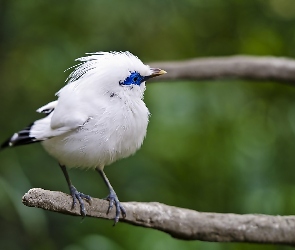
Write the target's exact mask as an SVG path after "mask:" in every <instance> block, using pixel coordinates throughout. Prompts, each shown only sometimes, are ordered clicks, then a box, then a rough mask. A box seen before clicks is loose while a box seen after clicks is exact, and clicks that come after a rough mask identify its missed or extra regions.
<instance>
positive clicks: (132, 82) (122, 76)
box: [67, 51, 166, 98]
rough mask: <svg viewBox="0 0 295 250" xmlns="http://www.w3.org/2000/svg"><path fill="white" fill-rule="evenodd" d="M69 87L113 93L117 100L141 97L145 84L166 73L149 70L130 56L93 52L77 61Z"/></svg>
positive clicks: (128, 54) (159, 70)
mask: <svg viewBox="0 0 295 250" xmlns="http://www.w3.org/2000/svg"><path fill="white" fill-rule="evenodd" d="M76 61H80V62H81V63H80V64H78V65H76V66H74V67H75V69H74V71H73V72H72V73H71V74H70V76H69V78H68V79H67V80H68V83H71V84H74V85H75V88H76V89H77V88H78V89H81V91H82V89H84V90H85V88H86V86H87V89H91V91H94V92H96V91H97V92H100V93H102V92H103V93H112V94H115V95H117V96H122V95H125V96H126V95H127V96H138V97H140V98H142V97H143V92H144V90H145V81H147V80H148V79H150V78H153V77H156V76H160V75H162V74H165V73H166V71H164V70H161V69H158V68H151V67H149V66H148V65H145V64H143V63H142V61H141V60H140V59H139V58H138V57H136V56H134V55H133V54H132V53H130V52H128V51H127V52H96V53H90V54H88V56H85V57H81V58H78V59H76Z"/></svg>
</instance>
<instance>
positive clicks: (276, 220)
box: [23, 188, 295, 246]
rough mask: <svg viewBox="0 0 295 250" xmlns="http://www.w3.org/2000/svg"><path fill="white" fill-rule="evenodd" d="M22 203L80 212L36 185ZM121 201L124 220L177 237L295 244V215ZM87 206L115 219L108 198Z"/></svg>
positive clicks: (90, 212)
mask: <svg viewBox="0 0 295 250" xmlns="http://www.w3.org/2000/svg"><path fill="white" fill-rule="evenodd" d="M23 203H24V204H25V205H26V206H30V207H38V208H42V209H45V210H50V211H54V212H59V213H64V214H70V215H76V216H78V215H80V210H79V206H76V207H75V208H74V209H72V208H71V206H72V198H71V196H70V195H67V194H65V193H62V192H57V191H49V190H43V189H40V188H34V189H31V190H29V191H28V192H27V193H26V194H25V195H24V196H23ZM122 204H123V206H124V207H125V208H126V210H127V217H126V218H125V219H123V218H121V219H120V221H121V222H127V223H130V224H133V225H137V226H142V227H148V228H153V229H157V230H160V231H163V232H166V233H168V234H170V235H171V236H172V237H174V238H178V239H184V240H201V241H212V242H251V243H272V244H284V245H293V246H295V237H294V232H295V216H268V215H254V214H247V215H237V214H218V213H200V212H197V211H193V210H189V209H184V208H177V207H172V206H167V205H164V204H161V203H157V202H150V203H139V202H125V203H122ZM85 205H86V210H87V216H90V217H96V218H104V219H113V218H114V212H115V211H112V212H111V213H110V214H109V215H106V211H107V208H108V201H105V200H100V199H96V198H93V200H92V203H91V204H87V202H85Z"/></svg>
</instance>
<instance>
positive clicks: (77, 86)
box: [1, 52, 166, 224]
mask: <svg viewBox="0 0 295 250" xmlns="http://www.w3.org/2000/svg"><path fill="white" fill-rule="evenodd" d="M76 61H80V63H79V64H78V65H76V66H74V67H73V68H74V71H73V72H72V73H71V74H70V75H69V77H68V78H67V80H66V82H67V84H66V85H65V86H64V87H63V88H62V89H60V90H59V91H58V92H57V94H56V95H57V96H58V100H56V101H53V102H50V103H48V104H47V105H45V106H43V107H41V108H39V109H38V110H37V112H39V113H44V114H46V117H45V118H42V119H40V120H37V121H35V122H34V123H32V124H31V125H30V126H28V127H26V128H25V129H23V130H21V131H19V132H17V133H15V134H14V135H13V136H12V137H11V138H9V139H8V140H7V141H5V142H4V143H3V144H2V146H1V148H6V147H13V146H18V145H24V144H29V143H34V142H41V144H42V145H43V147H44V148H45V150H46V151H47V152H48V153H49V154H50V155H51V156H53V157H54V158H56V159H57V160H58V162H59V165H60V167H61V169H62V171H63V173H64V176H65V178H66V180H67V183H68V186H69V189H70V194H71V196H72V198H73V207H74V206H75V204H76V202H77V200H78V201H79V203H80V209H81V215H82V216H83V217H84V216H85V215H86V210H85V206H84V201H83V199H85V200H87V201H90V200H91V197H90V196H89V195H85V194H83V193H81V192H79V191H78V190H77V189H76V188H75V187H74V186H73V185H72V183H71V181H70V178H69V175H68V172H67V169H66V167H68V168H72V167H81V168H95V169H96V170H97V171H98V172H99V174H100V175H101V176H102V178H103V180H104V182H105V183H106V185H107V186H108V188H109V192H110V193H109V195H108V196H107V199H108V200H109V208H108V211H107V213H108V212H109V211H110V210H111V208H112V207H113V205H114V204H115V207H116V217H115V224H116V223H117V222H118V221H119V216H120V214H121V213H122V216H123V217H125V216H126V211H125V209H124V208H123V207H122V206H121V205H120V201H119V199H118V197H117V195H116V193H115V191H114V189H113V187H112V186H111V184H110V182H109V180H108V178H107V177H106V175H105V173H104V171H103V170H104V167H105V166H106V165H109V164H111V163H113V162H115V161H116V160H118V159H121V158H125V157H128V156H130V155H132V154H134V153H135V151H136V150H137V149H139V148H140V146H141V144H142V142H143V140H144V137H145V135H146V130H147V125H148V121H149V115H150V113H149V110H148V109H147V107H146V105H145V103H144V101H143V96H144V91H145V88H146V87H145V81H146V80H148V79H149V78H152V77H155V76H159V75H162V74H165V73H166V72H165V71H164V70H161V69H158V68H151V67H149V66H148V65H145V64H143V63H142V61H141V60H140V59H138V58H137V57H136V56H134V55H133V54H131V53H130V52H97V53H89V54H88V55H87V56H85V57H81V58H78V59H76Z"/></svg>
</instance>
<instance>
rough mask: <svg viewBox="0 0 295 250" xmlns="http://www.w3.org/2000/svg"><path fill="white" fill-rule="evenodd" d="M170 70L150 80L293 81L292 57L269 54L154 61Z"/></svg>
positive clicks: (293, 64) (157, 65)
mask: <svg viewBox="0 0 295 250" xmlns="http://www.w3.org/2000/svg"><path fill="white" fill-rule="evenodd" d="M150 66H152V67H159V68H161V69H164V70H166V71H167V72H168V73H169V74H165V75H162V76H161V77H157V79H156V80H153V81H167V80H212V79H223V78H239V79H249V80H259V81H261V80H263V81H266V80H271V81H278V82H288V83H292V84H294V85H295V60H293V59H288V58H283V57H271V56H264V57H258V56H239V55H238V56H228V57H211V58H197V59H191V60H186V61H178V62H154V63H150Z"/></svg>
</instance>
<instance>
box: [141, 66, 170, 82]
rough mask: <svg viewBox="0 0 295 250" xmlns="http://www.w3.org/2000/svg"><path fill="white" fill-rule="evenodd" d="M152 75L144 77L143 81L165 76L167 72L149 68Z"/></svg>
mask: <svg viewBox="0 0 295 250" xmlns="http://www.w3.org/2000/svg"><path fill="white" fill-rule="evenodd" d="M151 71H152V74H150V75H149V76H145V77H144V80H145V81H146V80H148V79H150V78H153V77H156V76H160V75H163V74H166V73H167V72H166V71H165V70H163V69H159V68H151Z"/></svg>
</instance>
